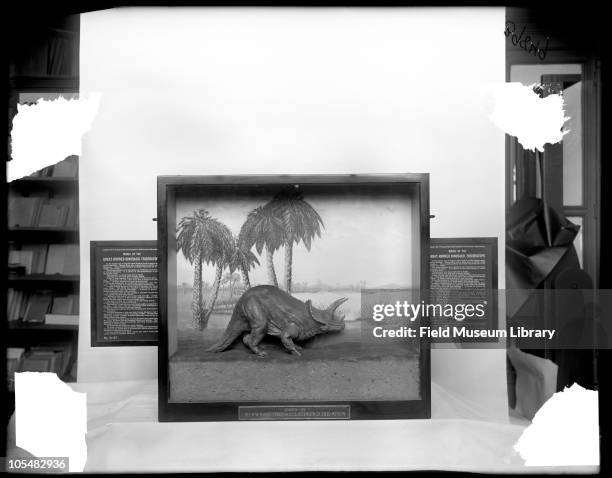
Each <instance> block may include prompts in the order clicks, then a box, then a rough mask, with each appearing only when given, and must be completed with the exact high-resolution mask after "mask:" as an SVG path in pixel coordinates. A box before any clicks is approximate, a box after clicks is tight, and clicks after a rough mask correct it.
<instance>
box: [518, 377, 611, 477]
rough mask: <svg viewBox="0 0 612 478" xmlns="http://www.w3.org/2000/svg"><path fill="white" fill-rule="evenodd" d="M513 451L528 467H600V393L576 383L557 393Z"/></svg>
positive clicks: (526, 430)
mask: <svg viewBox="0 0 612 478" xmlns="http://www.w3.org/2000/svg"><path fill="white" fill-rule="evenodd" d="M514 449H515V450H516V451H517V452H518V453H519V454H520V455H521V457H522V458H523V459H524V460H525V465H527V466H599V411H598V395H597V392H596V391H592V390H586V389H584V388H582V387H581V386H580V385H578V384H576V383H575V384H573V385H572V386H571V387H566V388H565V390H563V392H557V393H555V394H554V395H553V396H552V397H551V398H550V399H549V400H548V401H547V402H546V403H545V404H544V405H543V406H542V408H540V410H538V412H537V413H536V415H535V417H534V418H533V421H532V424H531V425H530V426H529V427H527V429H525V431H524V432H523V434H522V435H521V437H520V438H519V439H518V441H517V443H516V444H515V445H514Z"/></svg>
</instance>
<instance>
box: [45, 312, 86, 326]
mask: <svg viewBox="0 0 612 478" xmlns="http://www.w3.org/2000/svg"><path fill="white" fill-rule="evenodd" d="M45 324H47V325H73V326H76V327H78V325H79V316H78V315H72V314H53V313H51V314H46V315H45Z"/></svg>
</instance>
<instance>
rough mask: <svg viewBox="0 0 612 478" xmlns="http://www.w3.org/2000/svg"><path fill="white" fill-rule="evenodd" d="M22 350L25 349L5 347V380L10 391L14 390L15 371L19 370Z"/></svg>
mask: <svg viewBox="0 0 612 478" xmlns="http://www.w3.org/2000/svg"><path fill="white" fill-rule="evenodd" d="M24 352H25V349H24V348H21V347H7V349H6V380H7V383H8V389H9V391H11V392H12V391H14V390H15V372H16V371H17V370H19V367H20V365H21V359H22V357H23V354H24Z"/></svg>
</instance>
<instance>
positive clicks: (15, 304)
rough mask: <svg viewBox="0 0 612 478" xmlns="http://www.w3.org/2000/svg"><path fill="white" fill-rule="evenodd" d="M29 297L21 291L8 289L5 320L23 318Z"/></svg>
mask: <svg viewBox="0 0 612 478" xmlns="http://www.w3.org/2000/svg"><path fill="white" fill-rule="evenodd" d="M29 295H30V294H28V293H26V292H24V291H22V290H18V289H12V288H9V289H8V298H7V301H8V304H7V318H8V320H9V321H13V320H19V319H21V318H23V316H24V315H25V310H26V308H27V305H28V299H29Z"/></svg>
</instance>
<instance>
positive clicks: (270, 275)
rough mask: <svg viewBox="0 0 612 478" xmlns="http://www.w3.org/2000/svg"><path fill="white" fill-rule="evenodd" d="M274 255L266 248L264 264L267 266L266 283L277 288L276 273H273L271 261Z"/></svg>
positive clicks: (272, 262)
mask: <svg viewBox="0 0 612 478" xmlns="http://www.w3.org/2000/svg"><path fill="white" fill-rule="evenodd" d="M273 256H274V253H273V252H272V251H271V250H270V249H269V248H268V247H267V246H266V262H267V264H268V281H269V282H270V283H271V284H272V285H274V286H276V287H278V280H277V279H276V272H275V271H274V261H273V260H272V258H273Z"/></svg>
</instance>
